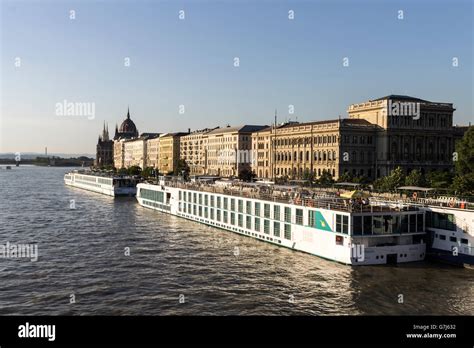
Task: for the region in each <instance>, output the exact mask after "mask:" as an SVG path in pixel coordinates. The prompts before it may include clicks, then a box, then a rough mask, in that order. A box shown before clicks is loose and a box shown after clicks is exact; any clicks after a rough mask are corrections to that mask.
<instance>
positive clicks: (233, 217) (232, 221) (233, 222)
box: [230, 213, 235, 225]
mask: <svg viewBox="0 0 474 348" xmlns="http://www.w3.org/2000/svg"><path fill="white" fill-rule="evenodd" d="M230 224H231V225H235V213H230Z"/></svg>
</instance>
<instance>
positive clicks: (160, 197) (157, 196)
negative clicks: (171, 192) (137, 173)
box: [140, 188, 164, 203]
mask: <svg viewBox="0 0 474 348" xmlns="http://www.w3.org/2000/svg"><path fill="white" fill-rule="evenodd" d="M140 197H141V198H143V199H147V200H149V201H154V202H160V203H164V194H163V192H161V191H155V190H148V189H144V188H141V189H140Z"/></svg>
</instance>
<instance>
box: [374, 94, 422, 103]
mask: <svg viewBox="0 0 474 348" xmlns="http://www.w3.org/2000/svg"><path fill="white" fill-rule="evenodd" d="M386 99H391V100H400V101H412V102H421V103H431V102H430V101H428V100H424V99H420V98H415V97H410V96H409V95H400V94H390V95H386V96H385V97H381V98H377V99H373V100H370V101H378V100H386Z"/></svg>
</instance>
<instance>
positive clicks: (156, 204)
mask: <svg viewBox="0 0 474 348" xmlns="http://www.w3.org/2000/svg"><path fill="white" fill-rule="evenodd" d="M143 204H144V205H147V206H150V207H155V208H159V209H162V210H167V211H170V210H171V208H170V206H169V205H166V204H160V203H155V202H149V201H143Z"/></svg>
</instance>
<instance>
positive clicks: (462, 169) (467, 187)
mask: <svg viewBox="0 0 474 348" xmlns="http://www.w3.org/2000/svg"><path fill="white" fill-rule="evenodd" d="M454 155H455V156H453V160H454V161H455V162H454V163H455V174H456V176H455V178H454V180H453V184H452V188H453V189H454V190H456V191H457V192H458V193H461V194H472V193H474V127H469V129H468V130H467V132H466V133H465V134H464V136H463V137H462V139H461V140H459V141H458V142H457V144H456V153H455V154H454Z"/></svg>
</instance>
